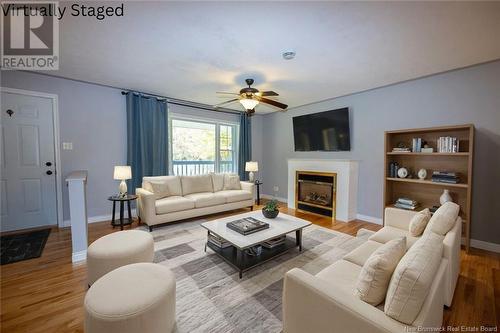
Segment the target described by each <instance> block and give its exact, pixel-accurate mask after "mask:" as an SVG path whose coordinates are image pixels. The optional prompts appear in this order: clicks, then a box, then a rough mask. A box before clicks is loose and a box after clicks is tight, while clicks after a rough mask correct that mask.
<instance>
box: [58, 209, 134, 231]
mask: <svg viewBox="0 0 500 333" xmlns="http://www.w3.org/2000/svg"><path fill="white" fill-rule="evenodd" d="M119 214H120V213H116V215H115V218H116V219H118V217H119ZM127 214H128V213H127V212H125V216H128V215H127ZM136 216H137V214H136V209H135V208H134V209H132V217H136ZM111 218H112V215H111V214H108V215H96V216H90V217H87V222H88V223H96V222H103V221H111ZM62 226H63V227H69V226H71V221H70V220H64V221H63V225H62Z"/></svg>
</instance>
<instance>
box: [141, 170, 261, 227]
mask: <svg viewBox="0 0 500 333" xmlns="http://www.w3.org/2000/svg"><path fill="white" fill-rule="evenodd" d="M237 177H238V176H237V175H233V174H216V173H212V174H206V175H197V176H158V177H144V178H143V181H142V188H137V189H136V194H137V196H138V200H137V210H138V213H137V214H138V216H139V218H140V219H141V222H144V223H146V224H147V225H148V226H149V230H150V231H152V230H153V226H156V225H159V224H164V223H168V222H174V221H179V220H183V219H187V218H192V217H197V216H202V215H208V214H214V213H219V212H223V211H228V210H234V209H239V208H245V207H249V208H251V209H253V204H254V184H253V183H250V182H244V181H239V178H237Z"/></svg>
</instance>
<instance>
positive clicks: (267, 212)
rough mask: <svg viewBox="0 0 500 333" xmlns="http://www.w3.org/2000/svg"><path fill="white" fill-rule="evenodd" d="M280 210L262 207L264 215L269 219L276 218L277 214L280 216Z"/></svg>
mask: <svg viewBox="0 0 500 333" xmlns="http://www.w3.org/2000/svg"><path fill="white" fill-rule="evenodd" d="M279 212H280V211H279V210H265V209H264V208H263V209H262V214H264V216H265V217H267V218H268V219H274V218H275V217H276V216H278V214H279Z"/></svg>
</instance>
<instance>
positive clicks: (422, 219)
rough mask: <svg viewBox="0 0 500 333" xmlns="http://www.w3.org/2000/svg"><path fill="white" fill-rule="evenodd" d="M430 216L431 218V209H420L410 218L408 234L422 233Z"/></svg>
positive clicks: (414, 235) (418, 234)
mask: <svg viewBox="0 0 500 333" xmlns="http://www.w3.org/2000/svg"><path fill="white" fill-rule="evenodd" d="M430 218H431V211H430V210H429V208H426V209H424V210H421V211H420V212H418V213H417V214H415V215H414V216H413V217H412V218H411V220H410V227H409V231H410V235H411V236H413V237H418V236H420V235H422V233H423V232H424V230H425V227H426V226H427V223H428V222H429V219H430Z"/></svg>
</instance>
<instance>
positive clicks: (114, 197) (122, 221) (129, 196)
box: [108, 194, 137, 230]
mask: <svg viewBox="0 0 500 333" xmlns="http://www.w3.org/2000/svg"><path fill="white" fill-rule="evenodd" d="M136 199H137V195H134V194H127V195H126V196H124V197H122V196H120V195H112V196H110V197H109V198H108V200H109V201H113V217H112V219H111V225H112V226H113V228H114V227H118V226H119V227H120V230H123V226H124V225H130V224H132V223H133V222H134V220H133V218H132V211H131V209H130V202H131V201H134V200H136ZM116 202H119V203H120V222H119V223H117V222H115V206H116ZM125 202H126V203H127V208H128V219H126V220H125V219H124V217H123V215H124V213H123V211H124V210H125Z"/></svg>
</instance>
